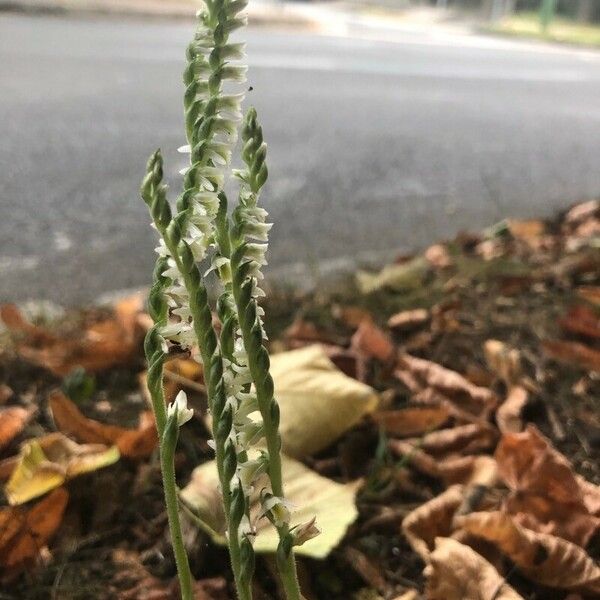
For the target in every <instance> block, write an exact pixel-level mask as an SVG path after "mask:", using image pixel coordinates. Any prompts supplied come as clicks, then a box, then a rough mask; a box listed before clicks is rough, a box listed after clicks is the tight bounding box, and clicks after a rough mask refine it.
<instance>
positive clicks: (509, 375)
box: [483, 340, 522, 386]
mask: <svg viewBox="0 0 600 600" xmlns="http://www.w3.org/2000/svg"><path fill="white" fill-rule="evenodd" d="M483 351H484V354H485V359H486V361H487V364H488V366H489V367H490V369H491V370H492V371H493V372H494V373H495V374H496V376H497V377H499V378H500V379H501V380H502V381H504V383H506V385H509V386H510V385H514V384H516V383H518V381H519V380H520V379H521V376H522V369H521V355H520V353H519V351H518V350H517V349H515V348H511V347H510V346H507V345H506V344H505V343H504V342H501V341H499V340H487V341H486V342H485V344H484V345H483Z"/></svg>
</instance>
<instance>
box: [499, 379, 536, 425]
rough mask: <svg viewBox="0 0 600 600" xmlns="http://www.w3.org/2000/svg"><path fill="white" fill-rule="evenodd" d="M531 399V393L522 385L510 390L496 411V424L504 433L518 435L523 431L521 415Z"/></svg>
mask: <svg viewBox="0 0 600 600" xmlns="http://www.w3.org/2000/svg"><path fill="white" fill-rule="evenodd" d="M528 399H529V392H528V391H527V390H526V389H525V388H524V387H522V386H520V385H515V386H513V387H511V388H510V389H509V390H508V395H507V396H506V399H505V400H504V402H503V403H502V404H501V405H500V406H499V407H498V410H497V411H496V423H497V424H498V429H500V431H501V432H502V433H518V432H519V431H522V430H523V419H522V418H521V413H522V412H523V409H524V408H525V406H527V401H528Z"/></svg>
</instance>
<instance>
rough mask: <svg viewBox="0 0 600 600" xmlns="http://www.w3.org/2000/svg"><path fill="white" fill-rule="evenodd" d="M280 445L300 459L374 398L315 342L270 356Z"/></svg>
mask: <svg viewBox="0 0 600 600" xmlns="http://www.w3.org/2000/svg"><path fill="white" fill-rule="evenodd" d="M271 375H272V377H273V381H274V383H275V397H276V398H277V401H278V402H279V407H280V412H281V421H280V433H281V439H282V444H283V450H284V452H285V453H286V454H288V455H289V456H292V457H295V458H302V457H303V456H307V455H310V454H314V453H316V452H319V451H320V450H323V449H324V448H326V447H327V446H329V445H330V444H331V443H332V442H334V441H335V440H336V439H337V438H338V437H339V436H341V435H342V434H343V433H344V432H346V431H347V430H348V429H350V428H351V427H353V426H354V425H355V424H356V423H358V422H359V421H360V419H362V417H363V416H365V415H366V414H368V413H371V412H373V411H374V410H375V408H376V407H377V404H378V402H379V399H378V396H377V394H376V393H375V391H374V390H373V389H372V388H371V387H369V386H367V385H365V384H363V383H360V382H359V381H356V380H355V379H352V378H350V377H348V376H347V375H344V373H342V372H341V371H340V370H339V369H337V368H336V367H335V365H334V364H333V363H332V362H331V360H329V358H328V357H327V356H326V354H325V351H324V350H323V348H321V347H320V346H309V347H307V348H302V349H300V350H292V351H290V352H282V353H280V354H275V355H273V356H272V357H271Z"/></svg>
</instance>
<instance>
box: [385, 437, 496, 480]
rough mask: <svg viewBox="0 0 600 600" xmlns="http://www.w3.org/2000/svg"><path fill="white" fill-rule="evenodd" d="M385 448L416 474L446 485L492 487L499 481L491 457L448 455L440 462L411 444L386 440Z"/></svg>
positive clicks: (414, 444) (403, 441)
mask: <svg viewBox="0 0 600 600" xmlns="http://www.w3.org/2000/svg"><path fill="white" fill-rule="evenodd" d="M388 447H389V448H390V450H391V451H392V452H394V453H395V454H397V455H398V456H401V457H402V458H403V459H405V460H406V461H407V462H408V464H409V465H410V466H411V467H414V468H415V469H416V470H417V471H419V472H421V473H424V474H425V475H429V476H430V477H436V478H439V479H443V480H444V481H445V482H446V483H447V484H449V485H452V484H462V485H477V484H480V485H486V486H492V485H494V484H495V483H496V481H497V479H498V470H497V465H496V461H495V460H494V459H493V458H492V457H491V456H485V455H481V456H473V455H467V456H461V455H457V454H450V455H448V456H446V457H444V458H441V459H440V458H439V457H434V456H431V455H430V454H428V453H427V452H424V451H423V450H421V449H420V447H419V444H417V443H415V441H414V440H412V441H411V440H389V441H388Z"/></svg>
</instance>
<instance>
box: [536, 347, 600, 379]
mask: <svg viewBox="0 0 600 600" xmlns="http://www.w3.org/2000/svg"><path fill="white" fill-rule="evenodd" d="M542 348H543V349H544V352H545V353H546V355H548V356H549V357H550V358H553V359H554V360H557V361H558V362H563V363H566V364H569V365H572V366H575V367H578V368H580V369H585V370H587V371H598V372H600V350H595V349H594V348H591V347H590V346H586V345H585V344H580V343H579V342H564V341H560V340H546V341H544V342H542Z"/></svg>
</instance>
